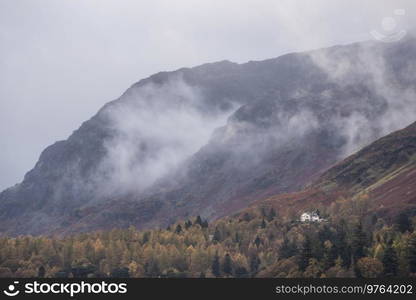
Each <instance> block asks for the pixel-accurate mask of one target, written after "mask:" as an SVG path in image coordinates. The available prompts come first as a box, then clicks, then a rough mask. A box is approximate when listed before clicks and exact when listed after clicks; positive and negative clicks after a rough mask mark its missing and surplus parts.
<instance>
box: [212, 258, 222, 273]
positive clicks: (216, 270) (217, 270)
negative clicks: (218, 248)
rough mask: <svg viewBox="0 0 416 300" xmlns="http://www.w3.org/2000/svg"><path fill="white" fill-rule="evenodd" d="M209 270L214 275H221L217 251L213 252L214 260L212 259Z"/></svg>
mask: <svg viewBox="0 0 416 300" xmlns="http://www.w3.org/2000/svg"><path fill="white" fill-rule="evenodd" d="M211 271H212V275H214V276H215V277H220V276H221V265H220V257H219V256H218V253H216V254H215V256H214V260H213V261H212V265H211Z"/></svg>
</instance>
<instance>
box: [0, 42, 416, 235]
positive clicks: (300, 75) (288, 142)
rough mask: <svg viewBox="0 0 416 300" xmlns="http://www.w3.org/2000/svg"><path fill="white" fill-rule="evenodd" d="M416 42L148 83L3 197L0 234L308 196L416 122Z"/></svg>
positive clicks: (138, 221) (167, 76) (137, 220)
mask: <svg viewBox="0 0 416 300" xmlns="http://www.w3.org/2000/svg"><path fill="white" fill-rule="evenodd" d="M414 65H416V41H415V39H413V38H408V39H406V40H403V41H402V42H400V43H395V44H391V45H389V44H383V43H376V42H367V43H359V44H352V45H346V46H337V47H332V48H328V49H322V50H316V51H312V52H307V53H293V54H288V55H284V56H281V57H278V58H275V59H270V60H266V61H261V62H249V63H246V64H235V63H231V62H228V61H223V62H218V63H213V64H206V65H202V66H199V67H195V68H190V69H188V68H187V69H180V70H178V71H175V72H163V73H159V74H156V75H154V76H151V77H149V78H147V79H144V80H141V81H140V82H138V83H137V84H134V85H133V86H132V87H131V88H129V89H128V90H127V91H126V92H125V93H124V94H123V95H122V96H121V97H120V99H118V100H116V101H113V102H111V103H109V104H107V105H106V106H104V107H103V108H102V109H101V110H100V111H99V112H98V113H97V115H95V116H94V117H93V118H92V119H90V120H89V121H87V122H85V123H84V124H83V125H82V126H81V127H80V128H79V129H78V130H77V131H75V132H74V133H73V134H72V135H71V136H70V137H69V138H68V139H67V140H66V141H60V142H57V143H56V144H54V145H52V146H50V147H48V148H47V149H46V150H45V151H44V152H43V153H42V155H41V157H40V159H39V161H38V163H37V164H36V166H35V167H34V169H32V170H31V171H29V172H28V173H27V174H26V176H25V178H24V181H23V182H22V183H21V184H18V185H16V186H14V187H12V188H10V189H7V190H6V191H4V192H3V193H1V194H0V230H1V232H2V233H8V234H22V233H31V234H42V233H70V232H79V231H89V230H93V229H100V228H111V227H113V226H118V227H126V226H129V225H135V226H137V227H140V228H144V227H154V226H165V225H167V224H170V223H172V222H174V221H176V220H177V219H180V218H184V217H187V216H192V215H202V216H203V217H205V218H208V219H215V218H218V217H221V216H224V215H227V214H229V213H232V212H234V211H236V210H239V209H242V208H243V207H245V206H246V205H248V204H250V203H251V202H253V201H254V200H255V199H259V198H264V197H267V196H270V195H275V194H280V193H288V192H293V191H296V190H300V189H301V188H302V187H303V186H305V185H307V184H308V183H310V182H312V181H313V180H314V179H316V178H317V176H319V174H320V173H321V172H323V171H324V170H326V169H327V168H328V167H329V166H331V165H333V164H334V163H336V162H337V161H339V160H340V159H342V158H344V157H345V156H347V155H348V154H350V153H352V152H354V151H356V150H357V149H359V148H361V147H362V146H364V145H367V144H369V143H370V142H372V141H374V140H376V139H377V138H379V137H381V136H383V135H385V134H387V133H389V132H391V131H393V130H397V129H399V128H402V127H404V126H405V125H407V124H409V123H410V122H411V121H413V120H414V117H415V115H416V103H415V101H414V94H415V86H416V75H415V74H416V73H415V72H413V70H412V66H414Z"/></svg>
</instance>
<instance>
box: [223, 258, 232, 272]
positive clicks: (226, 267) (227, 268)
mask: <svg viewBox="0 0 416 300" xmlns="http://www.w3.org/2000/svg"><path fill="white" fill-rule="evenodd" d="M222 271H223V273H224V274H227V275H232V274H233V261H232V260H231V256H230V254H228V253H227V254H225V257H224V263H223V265H222Z"/></svg>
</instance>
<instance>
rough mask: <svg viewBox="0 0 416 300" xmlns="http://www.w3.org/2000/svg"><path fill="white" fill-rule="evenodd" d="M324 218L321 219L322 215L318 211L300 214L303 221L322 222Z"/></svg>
mask: <svg viewBox="0 0 416 300" xmlns="http://www.w3.org/2000/svg"><path fill="white" fill-rule="evenodd" d="M323 220H324V219H321V217H319V215H318V213H317V212H316V211H313V212H304V213H303V214H302V215H301V216H300V221H301V222H321V221H323Z"/></svg>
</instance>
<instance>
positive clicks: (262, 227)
mask: <svg viewBox="0 0 416 300" xmlns="http://www.w3.org/2000/svg"><path fill="white" fill-rule="evenodd" d="M266 226H267V224H266V222H265V221H264V219H263V220H261V224H260V228H261V229H264V228H266Z"/></svg>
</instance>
